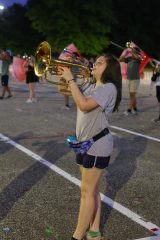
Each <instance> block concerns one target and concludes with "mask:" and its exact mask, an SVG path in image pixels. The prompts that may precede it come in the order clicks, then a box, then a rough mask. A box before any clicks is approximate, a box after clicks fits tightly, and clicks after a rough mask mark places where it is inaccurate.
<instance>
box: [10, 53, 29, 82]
mask: <svg viewBox="0 0 160 240" xmlns="http://www.w3.org/2000/svg"><path fill="white" fill-rule="evenodd" d="M25 61H26V60H25V59H23V58H20V57H14V58H13V72H14V75H15V77H16V79H18V80H19V81H24V80H25V79H26V67H25V66H24V62H25Z"/></svg>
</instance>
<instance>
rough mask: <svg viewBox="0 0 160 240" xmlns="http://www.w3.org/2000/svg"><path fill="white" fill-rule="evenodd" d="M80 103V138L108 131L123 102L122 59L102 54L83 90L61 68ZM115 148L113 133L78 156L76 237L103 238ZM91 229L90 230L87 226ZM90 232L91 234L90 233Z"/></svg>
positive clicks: (77, 101) (66, 70) (79, 238)
mask: <svg viewBox="0 0 160 240" xmlns="http://www.w3.org/2000/svg"><path fill="white" fill-rule="evenodd" d="M61 72H62V75H61V76H62V77H63V78H64V79H66V81H67V82H68V84H69V87H70V90H71V92H72V96H73V99H74V101H75V103H76V105H77V123H76V135H77V139H78V141H80V142H82V141H87V140H88V139H90V138H92V137H93V136H95V135H97V134H98V133H102V132H103V131H104V129H107V130H108V127H109V120H110V118H111V115H112V112H113V111H115V110H117V109H118V106H119V104H120V101H121V88H122V76H121V68H120V64H119V62H118V61H117V60H116V59H115V58H114V57H113V56H112V55H110V54H102V55H101V56H99V57H98V58H97V59H96V61H95V63H94V64H93V69H92V75H93V76H94V78H95V80H96V82H95V84H91V85H90V87H89V88H87V89H86V91H85V92H83V93H82V92H81V91H80V90H79V88H78V87H77V85H76V82H75V81H74V80H73V74H72V73H71V71H70V69H69V68H67V67H65V68H62V67H61ZM112 151H113V138H112V134H111V133H110V132H109V130H108V132H107V133H106V134H105V135H103V137H101V138H100V139H98V140H97V141H96V142H95V143H94V144H93V145H92V146H91V148H90V149H89V150H88V151H87V152H86V153H84V154H77V155H76V162H77V164H79V165H80V171H81V174H82V183H81V201H80V210H79V217H78V223H77V227H76V230H75V232H74V235H73V237H72V240H81V239H82V238H83V237H84V235H85V234H86V236H87V239H90V240H91V239H94V240H100V239H102V238H101V233H100V212H101V199H100V193H99V183H100V179H101V176H102V173H103V169H105V168H106V167H107V166H108V164H109V160H110V156H111V154H112ZM88 228H89V231H87V229H88ZM86 231H87V233H86Z"/></svg>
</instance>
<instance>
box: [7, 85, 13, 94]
mask: <svg viewBox="0 0 160 240" xmlns="http://www.w3.org/2000/svg"><path fill="white" fill-rule="evenodd" d="M6 91H7V92H8V96H12V93H11V90H10V87H9V86H7V87H6Z"/></svg>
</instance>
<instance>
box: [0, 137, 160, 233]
mask: <svg viewBox="0 0 160 240" xmlns="http://www.w3.org/2000/svg"><path fill="white" fill-rule="evenodd" d="M0 141H3V142H5V143H7V144H10V145H12V146H14V147H15V148H17V149H19V150H21V151H22V152H24V153H26V154H27V155H28V156H30V157H32V158H33V159H35V160H36V161H39V162H41V163H42V164H44V165H45V166H47V167H48V168H50V169H51V170H53V171H55V172H56V173H58V174H59V175H61V176H63V177H64V178H66V179H68V180H69V181H70V182H72V183H74V184H75V185H77V186H79V187H80V185H81V181H80V180H78V179H77V178H75V177H73V176H72V175H71V174H69V173H67V172H65V171H64V170H62V169H61V168H59V167H57V166H56V165H54V164H52V163H50V162H48V161H47V160H46V159H44V158H42V157H40V156H39V155H37V154H36V153H34V152H32V151H30V150H29V149H27V148H26V147H23V146H22V145H20V144H18V143H16V142H14V141H13V140H11V139H10V138H8V137H6V136H4V135H3V134H0ZM101 199H102V201H103V202H105V203H106V204H107V205H109V206H110V207H112V208H114V209H116V210H117V211H118V212H120V213H122V214H123V215H125V216H127V217H128V218H130V219H131V220H133V221H134V222H136V223H138V224H140V225H141V226H143V227H144V228H146V229H148V230H149V231H151V232H153V233H154V234H155V235H156V236H159V237H160V228H159V227H158V226H156V225H155V224H154V223H151V222H150V221H149V220H146V219H144V218H143V217H141V216H140V215H138V214H136V213H134V212H132V211H131V210H129V209H128V208H126V207H124V206H122V205H121V204H119V203H117V202H115V201H113V200H112V199H111V198H109V197H107V196H105V195H104V194H102V193H101Z"/></svg>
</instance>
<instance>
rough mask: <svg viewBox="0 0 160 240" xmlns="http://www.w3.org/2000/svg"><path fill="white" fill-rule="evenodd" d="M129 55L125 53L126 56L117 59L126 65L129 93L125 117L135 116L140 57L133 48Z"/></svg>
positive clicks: (136, 48) (136, 49)
mask: <svg viewBox="0 0 160 240" xmlns="http://www.w3.org/2000/svg"><path fill="white" fill-rule="evenodd" d="M129 53H130V54H129V55H128V53H127V51H126V55H122V56H120V58H119V61H120V62H125V63H127V85H128V91H129V105H128V109H127V111H125V112H124V114H125V115H130V114H137V91H138V88H139V85H140V73H139V70H140V64H141V61H142V57H141V55H140V49H139V48H138V47H133V48H132V49H130V50H129Z"/></svg>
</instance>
